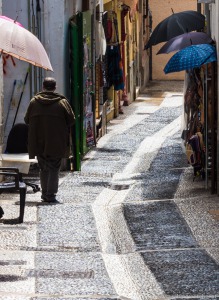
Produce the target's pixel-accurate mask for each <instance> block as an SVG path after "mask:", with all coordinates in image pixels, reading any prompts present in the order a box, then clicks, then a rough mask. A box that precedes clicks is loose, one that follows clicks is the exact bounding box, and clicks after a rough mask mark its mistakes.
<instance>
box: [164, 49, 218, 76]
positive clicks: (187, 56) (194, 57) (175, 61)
mask: <svg viewBox="0 0 219 300" xmlns="http://www.w3.org/2000/svg"><path fill="white" fill-rule="evenodd" d="M216 60H217V54H216V48H215V46H213V45H210V44H200V45H194V46H189V47H187V48H184V49H182V50H181V51H179V52H177V53H176V54H174V55H173V56H172V57H171V59H170V60H169V61H168V63H167V64H166V66H165V68H164V73H165V74H167V73H173V72H179V71H183V70H191V69H194V68H198V67H201V66H202V65H204V64H207V63H210V62H213V61H216Z"/></svg>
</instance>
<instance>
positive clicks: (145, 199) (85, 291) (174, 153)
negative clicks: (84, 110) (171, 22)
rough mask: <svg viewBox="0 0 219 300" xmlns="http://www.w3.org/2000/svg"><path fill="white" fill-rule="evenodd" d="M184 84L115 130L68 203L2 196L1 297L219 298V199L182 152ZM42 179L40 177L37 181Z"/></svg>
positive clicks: (63, 182)
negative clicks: (21, 214)
mask: <svg viewBox="0 0 219 300" xmlns="http://www.w3.org/2000/svg"><path fill="white" fill-rule="evenodd" d="M182 106H183V81H165V82H162V81H158V82H152V83H151V84H150V85H149V86H148V87H146V88H145V90H144V91H143V92H142V93H141V94H140V95H139V96H138V97H137V99H136V101H134V102H133V103H132V104H131V105H129V106H124V108H123V110H124V114H121V115H119V117H118V118H116V119H113V120H112V121H110V122H109V123H108V124H107V134H106V135H105V136H103V137H102V138H101V139H100V140H99V141H98V143H97V146H96V147H95V148H93V149H92V150H91V151H90V152H88V154H87V155H86V156H85V158H84V160H83V162H82V170H81V171H80V172H78V171H77V172H73V173H72V172H62V173H61V178H60V188H59V194H58V197H57V199H58V200H59V202H60V203H58V204H45V203H42V202H41V200H40V193H33V191H32V190H31V189H29V188H28V193H27V199H26V208H25V215H24V223H22V224H16V222H13V220H14V219H15V218H16V217H17V216H18V214H19V205H18V204H19V201H18V199H19V196H18V194H1V198H0V199H1V206H2V207H3V209H4V212H5V214H4V217H3V219H1V220H0V222H1V224H0V227H1V228H0V239H1V243H0V300H67V299H68V300H70V299H71V300H73V299H74V300H75V299H78V300H85V299H101V300H109V299H113V300H116V299H118V300H119V299H121V300H122V299H127V300H128V299H129V300H155V299H156V300H161V299H172V300H175V299H180V300H185V299H198V300H204V299H208V300H213V299H219V250H218V249H219V235H218V225H219V223H218V222H219V201H218V196H216V195H211V194H210V191H209V190H208V189H206V187H205V182H204V180H203V179H202V178H196V179H195V181H193V169H192V167H191V166H189V165H188V163H187V158H186V155H185V152H184V151H183V147H182V139H181V132H182V130H181V122H182ZM35 179H36V181H37V180H38V177H37V178H35Z"/></svg>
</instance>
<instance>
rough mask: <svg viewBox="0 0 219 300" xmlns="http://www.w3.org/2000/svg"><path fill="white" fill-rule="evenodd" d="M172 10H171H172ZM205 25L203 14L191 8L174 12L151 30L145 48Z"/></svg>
mask: <svg viewBox="0 0 219 300" xmlns="http://www.w3.org/2000/svg"><path fill="white" fill-rule="evenodd" d="M172 11H173V10H172ZM204 26H205V16H204V15H202V14H201V13H199V12H197V11H193V10H187V11H182V12H179V13H174V12H173V14H172V15H171V16H169V17H167V18H166V19H164V20H163V21H161V22H160V23H159V24H158V25H157V26H156V27H155V29H154V31H153V32H152V34H151V36H150V39H149V41H148V43H147V44H146V45H145V49H148V48H150V47H151V46H153V45H157V44H159V43H161V42H165V41H169V40H170V39H171V38H173V37H175V36H177V35H180V34H183V33H186V32H190V31H194V30H200V29H202V28H204Z"/></svg>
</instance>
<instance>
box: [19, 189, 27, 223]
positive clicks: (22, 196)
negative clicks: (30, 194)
mask: <svg viewBox="0 0 219 300" xmlns="http://www.w3.org/2000/svg"><path fill="white" fill-rule="evenodd" d="M26 193H27V187H26V186H25V187H22V188H20V216H19V223H23V220H24V208H25V200H26Z"/></svg>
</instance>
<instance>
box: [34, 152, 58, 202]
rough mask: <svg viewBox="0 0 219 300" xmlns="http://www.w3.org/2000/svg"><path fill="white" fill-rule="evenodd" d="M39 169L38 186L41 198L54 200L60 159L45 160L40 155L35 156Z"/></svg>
mask: <svg viewBox="0 0 219 300" xmlns="http://www.w3.org/2000/svg"><path fill="white" fill-rule="evenodd" d="M37 159H38V164H39V168H40V184H41V189H42V198H47V199H50V198H55V196H56V193H57V192H58V186H59V171H60V167H61V161H62V159H61V158H55V159H54V158H46V157H43V156H42V155H39V156H37Z"/></svg>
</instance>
